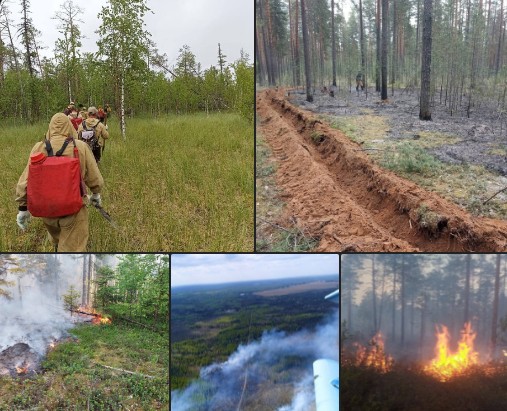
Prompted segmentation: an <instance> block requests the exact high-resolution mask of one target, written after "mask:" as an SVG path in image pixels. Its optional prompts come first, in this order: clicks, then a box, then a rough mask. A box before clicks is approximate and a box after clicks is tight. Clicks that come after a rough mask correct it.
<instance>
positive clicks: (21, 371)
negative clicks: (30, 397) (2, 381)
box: [16, 366, 28, 375]
mask: <svg viewBox="0 0 507 411" xmlns="http://www.w3.org/2000/svg"><path fill="white" fill-rule="evenodd" d="M16 372H17V373H18V375H24V374H26V373H27V372H28V367H18V366H16Z"/></svg>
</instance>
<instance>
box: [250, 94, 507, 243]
mask: <svg viewBox="0 0 507 411" xmlns="http://www.w3.org/2000/svg"><path fill="white" fill-rule="evenodd" d="M284 94H285V93H284V91H283V90H279V91H274V90H266V91H263V92H260V93H258V95H257V114H258V115H259V118H260V132H261V134H262V136H263V138H264V139H265V140H266V142H267V143H268V144H269V145H270V147H271V148H272V150H273V154H274V155H275V157H276V159H277V161H278V164H279V165H278V169H277V183H278V184H279V186H280V188H281V189H282V190H283V192H284V194H283V196H284V200H285V201H286V203H287V208H286V212H287V213H289V215H290V216H291V217H294V218H295V220H296V221H297V223H298V224H299V225H301V226H305V227H307V228H308V229H309V230H310V231H311V233H312V235H314V236H317V237H319V238H320V243H319V246H318V251H342V252H347V251H365V252H372V251H379V252H396V251H428V252H436V251H442V252H449V251H451V252H452V251H454V252H460V251H466V252H469V251H482V252H491V251H505V249H506V246H507V223H506V222H505V221H500V220H493V219H486V218H477V217H473V216H472V215H470V214H469V213H468V212H466V211H464V210H463V209H461V208H460V207H458V206H457V205H455V204H452V203H450V202H448V201H446V200H444V199H442V198H441V197H439V196H438V195H436V194H434V193H431V192H429V191H427V190H424V189H422V188H420V187H419V186H417V185H416V184H414V183H412V182H410V181H407V180H405V179H403V178H400V177H398V176H396V175H395V174H394V173H392V172H390V171H387V170H384V169H381V168H380V167H378V166H377V165H375V164H373V162H372V161H371V160H370V159H369V158H368V156H367V155H366V154H365V153H364V152H362V151H361V146H360V145H358V144H356V143H354V142H352V141H350V140H349V139H348V138H347V137H346V136H344V135H343V134H342V133H341V132H340V131H338V130H334V129H332V128H330V127H329V126H328V125H326V124H323V123H321V122H320V121H319V120H318V119H317V118H315V117H314V116H312V115H311V114H310V113H308V112H306V111H304V110H301V109H299V108H297V107H295V106H293V105H292V104H290V103H289V102H288V101H287V100H286V99H285V96H284Z"/></svg>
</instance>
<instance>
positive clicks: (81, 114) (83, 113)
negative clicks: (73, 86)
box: [78, 104, 87, 120]
mask: <svg viewBox="0 0 507 411" xmlns="http://www.w3.org/2000/svg"><path fill="white" fill-rule="evenodd" d="M78 117H79V118H82V119H83V120H86V117H87V112H86V107H85V106H83V105H82V104H80V105H79V114H78Z"/></svg>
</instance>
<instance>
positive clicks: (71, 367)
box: [0, 323, 169, 411]
mask: <svg viewBox="0 0 507 411" xmlns="http://www.w3.org/2000/svg"><path fill="white" fill-rule="evenodd" d="M70 333H71V335H72V336H73V337H74V338H71V339H67V340H65V341H63V342H60V343H58V344H57V345H56V346H55V347H54V348H52V349H49V350H48V352H47V354H46V356H45V358H44V359H43V361H42V364H41V367H42V368H41V370H39V372H37V373H35V375H30V376H23V375H21V376H19V377H16V378H11V377H0V410H1V411H3V410H5V411H7V410H9V411H11V410H70V409H72V410H117V409H125V410H129V409H130V410H134V409H135V410H166V409H168V407H169V389H168V369H169V349H168V343H167V341H168V335H167V334H166V335H161V334H160V333H158V332H154V331H150V330H149V329H147V328H144V327H143V328H136V327H135V326H132V325H131V324H119V323H118V324H110V325H100V326H95V325H89V324H85V325H79V326H77V327H75V328H73V329H72V330H70ZM108 367H110V368H108Z"/></svg>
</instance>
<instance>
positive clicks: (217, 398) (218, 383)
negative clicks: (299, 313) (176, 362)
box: [171, 311, 339, 411]
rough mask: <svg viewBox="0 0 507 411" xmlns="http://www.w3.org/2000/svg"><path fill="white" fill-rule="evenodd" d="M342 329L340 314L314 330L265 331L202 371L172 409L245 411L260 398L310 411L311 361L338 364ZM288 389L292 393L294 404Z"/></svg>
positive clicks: (289, 410) (290, 410) (174, 396)
mask: <svg viewBox="0 0 507 411" xmlns="http://www.w3.org/2000/svg"><path fill="white" fill-rule="evenodd" d="M338 328H339V320H338V311H336V312H334V313H333V314H332V315H331V316H329V317H327V319H326V320H325V321H324V322H323V323H322V324H321V325H318V326H317V327H316V328H315V330H312V331H310V330H303V331H300V332H297V333H293V334H287V333H285V332H282V331H276V330H271V331H265V332H264V333H263V335H262V337H261V339H260V340H258V341H254V342H252V343H250V344H247V345H240V346H239V347H238V348H237V350H236V351H235V352H234V353H233V354H232V355H231V356H230V357H229V358H228V359H227V361H225V362H223V363H215V364H212V365H210V366H208V367H205V368H202V369H201V371H200V377H199V379H198V380H196V381H194V382H193V383H191V384H190V386H189V387H187V388H186V389H184V390H176V391H172V392H171V409H172V410H173V411H187V410H224V409H236V408H240V405H244V406H245V409H246V405H247V404H248V403H249V401H253V398H255V401H257V404H258V403H261V402H263V401H264V402H266V403H267V405H269V406H273V409H277V408H278V410H279V411H299V410H306V411H307V410H309V409H311V406H312V405H313V403H314V394H313V371H312V363H313V361H314V360H316V359H319V358H331V359H336V360H338ZM277 386H278V387H280V390H277V388H276V387H277ZM284 390H285V392H286V391H287V390H289V392H290V398H291V400H290V401H291V404H290V405H289V404H287V402H288V401H287V395H284V393H283V391H284ZM280 391H281V392H280ZM280 407H281V408H280Z"/></svg>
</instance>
